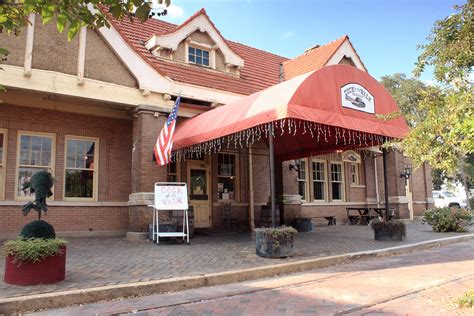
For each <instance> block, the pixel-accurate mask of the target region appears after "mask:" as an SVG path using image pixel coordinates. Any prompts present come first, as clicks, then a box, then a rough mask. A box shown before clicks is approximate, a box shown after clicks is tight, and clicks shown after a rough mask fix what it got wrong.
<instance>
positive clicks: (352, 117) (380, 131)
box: [173, 65, 408, 159]
mask: <svg viewBox="0 0 474 316" xmlns="http://www.w3.org/2000/svg"><path fill="white" fill-rule="evenodd" d="M398 111H399V109H398V106H397V104H396V103H395V101H394V100H393V98H392V97H391V96H390V94H389V93H388V92H387V90H385V88H384V87H383V86H382V85H381V84H380V83H379V82H377V80H375V79H374V78H372V77H371V76H370V75H369V74H368V73H366V72H364V71H361V70H359V69H357V68H355V67H352V66H347V65H334V66H328V67H324V68H321V69H319V70H316V71H313V72H310V73H307V74H304V75H301V76H298V77H295V78H293V79H291V80H288V81H285V82H282V83H280V84H277V85H275V86H272V87H270V88H267V89H265V90H263V91H260V92H257V93H254V94H252V95H249V96H247V97H243V98H242V99H239V100H237V101H234V102H232V103H229V104H227V105H224V106H222V107H219V108H216V109H214V110H211V111H208V112H205V113H203V114H200V115H198V116H197V117H194V118H192V119H190V120H187V121H185V122H183V123H181V124H179V125H178V126H177V128H176V132H175V136H174V148H173V149H174V150H177V154H178V155H179V154H189V153H191V152H196V151H204V152H210V151H217V150H219V149H221V147H222V146H227V144H228V143H230V144H231V145H232V146H234V145H239V146H244V145H245V144H247V145H248V144H249V143H251V142H253V141H255V140H256V139H257V138H260V137H262V138H263V139H265V138H266V137H265V136H266V132H268V130H267V129H266V127H267V126H268V123H272V124H273V126H274V129H275V155H276V156H277V158H279V159H295V158H299V157H304V156H308V155H311V154H318V153H325V152H330V151H334V150H336V149H342V150H346V149H354V148H360V147H367V146H373V145H378V144H381V143H383V142H384V141H386V140H387V139H391V138H402V137H403V136H404V135H405V134H406V133H407V132H408V126H407V125H406V122H405V120H404V118H403V117H397V118H394V119H391V120H382V119H380V118H378V117H377V116H376V115H377V114H389V113H393V112H398Z"/></svg>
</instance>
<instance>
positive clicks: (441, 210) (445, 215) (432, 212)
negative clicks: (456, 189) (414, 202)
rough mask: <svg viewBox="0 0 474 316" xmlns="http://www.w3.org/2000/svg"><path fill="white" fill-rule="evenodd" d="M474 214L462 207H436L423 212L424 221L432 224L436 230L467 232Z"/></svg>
mask: <svg viewBox="0 0 474 316" xmlns="http://www.w3.org/2000/svg"><path fill="white" fill-rule="evenodd" d="M471 220H472V214H471V213H470V212H469V211H468V210H466V209H462V208H455V207H452V208H449V207H434V208H431V209H429V210H426V211H425V212H424V213H423V218H422V222H423V223H428V224H429V225H431V227H432V228H433V230H434V231H436V232H458V233H460V232H466V231H468V230H469V222H470V221H471Z"/></svg>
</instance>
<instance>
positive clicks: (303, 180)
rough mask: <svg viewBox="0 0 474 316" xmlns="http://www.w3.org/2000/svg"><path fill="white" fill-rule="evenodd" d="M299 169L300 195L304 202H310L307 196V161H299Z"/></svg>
mask: <svg viewBox="0 0 474 316" xmlns="http://www.w3.org/2000/svg"><path fill="white" fill-rule="evenodd" d="M298 163H299V168H298V194H299V195H301V199H302V200H304V201H307V200H308V194H307V187H308V185H307V179H308V176H307V173H308V170H307V169H308V167H307V165H306V159H300V160H298Z"/></svg>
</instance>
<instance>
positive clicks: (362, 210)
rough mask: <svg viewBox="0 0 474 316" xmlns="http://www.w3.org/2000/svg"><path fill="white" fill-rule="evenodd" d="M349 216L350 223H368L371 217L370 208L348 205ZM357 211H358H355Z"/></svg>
mask: <svg viewBox="0 0 474 316" xmlns="http://www.w3.org/2000/svg"><path fill="white" fill-rule="evenodd" d="M346 211H347V218H348V219H349V223H350V224H355V221H356V220H357V223H356V225H363V224H365V225H367V224H368V223H369V221H370V219H371V216H370V213H369V208H368V207H346ZM353 211H356V212H357V213H354V212H353Z"/></svg>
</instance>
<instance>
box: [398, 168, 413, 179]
mask: <svg viewBox="0 0 474 316" xmlns="http://www.w3.org/2000/svg"><path fill="white" fill-rule="evenodd" d="M411 171H412V168H411V165H405V169H404V170H403V172H402V173H400V178H405V183H406V182H407V181H408V179H410V176H411Z"/></svg>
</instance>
